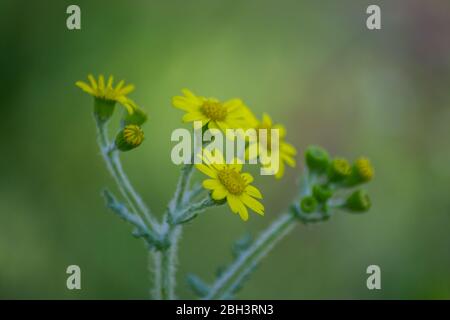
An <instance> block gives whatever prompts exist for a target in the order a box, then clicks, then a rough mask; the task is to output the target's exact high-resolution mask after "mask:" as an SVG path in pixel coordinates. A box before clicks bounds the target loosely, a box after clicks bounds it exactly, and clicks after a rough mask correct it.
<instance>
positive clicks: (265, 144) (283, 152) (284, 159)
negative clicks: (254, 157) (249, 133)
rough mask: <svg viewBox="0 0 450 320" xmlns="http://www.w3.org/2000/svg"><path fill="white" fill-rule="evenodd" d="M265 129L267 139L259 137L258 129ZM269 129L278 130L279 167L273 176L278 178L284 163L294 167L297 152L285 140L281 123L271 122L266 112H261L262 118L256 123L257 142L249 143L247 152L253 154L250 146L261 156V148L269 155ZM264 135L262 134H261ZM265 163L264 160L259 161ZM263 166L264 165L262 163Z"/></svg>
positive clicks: (284, 132) (284, 130)
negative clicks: (256, 149)
mask: <svg viewBox="0 0 450 320" xmlns="http://www.w3.org/2000/svg"><path fill="white" fill-rule="evenodd" d="M261 129H266V130H267V135H266V136H267V139H259V136H260V134H259V130H261ZM271 129H278V130H279V139H280V141H279V169H278V172H277V173H275V178H277V179H280V178H281V177H282V176H283V175H284V170H285V163H286V164H287V165H289V166H290V167H292V168H294V167H295V165H296V162H295V158H294V157H295V155H296V154H297V150H296V149H295V148H294V147H293V146H292V145H291V144H289V143H287V142H286V141H285V138H286V129H285V127H284V126H282V125H281V124H273V122H272V119H271V118H270V116H269V115H268V114H267V113H264V114H263V117H262V120H261V121H260V122H258V124H257V125H256V130H257V131H258V143H257V144H256V143H254V144H251V145H250V146H249V149H248V151H247V152H248V154H254V153H252V152H251V151H250V149H251V148H256V147H258V146H259V148H258V155H259V156H260V157H261V156H262V154H261V148H263V149H264V151H265V152H266V153H267V156H269V157H270V156H271V145H272V141H271V140H272V139H271V132H270V130H271ZM263 136H264V135H263ZM261 162H262V163H265V161H264V160H263V161H261ZM263 167H264V165H263Z"/></svg>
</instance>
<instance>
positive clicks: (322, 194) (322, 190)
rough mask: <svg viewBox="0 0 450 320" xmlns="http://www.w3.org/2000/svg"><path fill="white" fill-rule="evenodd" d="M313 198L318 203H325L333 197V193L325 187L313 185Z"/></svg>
mask: <svg viewBox="0 0 450 320" xmlns="http://www.w3.org/2000/svg"><path fill="white" fill-rule="evenodd" d="M312 192H313V196H314V198H316V200H317V201H318V202H320V203H324V202H326V201H327V200H328V199H330V198H331V196H332V195H333V191H331V189H330V188H328V187H327V186H321V185H318V184H316V185H314V186H313V188H312Z"/></svg>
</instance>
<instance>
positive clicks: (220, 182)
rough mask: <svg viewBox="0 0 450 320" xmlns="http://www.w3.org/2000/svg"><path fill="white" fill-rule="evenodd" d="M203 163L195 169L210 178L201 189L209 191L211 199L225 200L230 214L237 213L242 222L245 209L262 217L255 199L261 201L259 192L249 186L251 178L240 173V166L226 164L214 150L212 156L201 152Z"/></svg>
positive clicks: (244, 216)
mask: <svg viewBox="0 0 450 320" xmlns="http://www.w3.org/2000/svg"><path fill="white" fill-rule="evenodd" d="M202 161H203V163H201V164H196V165H195V167H196V168H197V169H198V170H199V171H201V172H202V173H204V174H206V175H207V176H209V177H210V179H206V180H204V181H203V187H204V188H205V189H208V190H211V197H212V199H214V200H216V201H221V200H224V199H226V201H227V202H228V205H229V207H230V209H231V211H232V212H234V213H239V216H240V217H241V219H242V220H244V221H247V220H248V211H247V207H249V208H250V209H252V210H253V211H255V212H256V213H258V214H260V215H264V206H263V205H262V204H261V203H260V202H259V201H258V200H256V199H255V198H257V199H262V195H261V192H260V191H259V190H258V189H257V188H256V187H254V186H252V185H250V184H251V183H252V181H253V177H252V176H251V175H250V174H249V173H246V172H241V170H242V164H237V161H234V163H236V164H226V163H225V160H224V158H223V155H222V154H221V153H220V152H219V151H218V150H215V152H214V155H212V154H211V153H210V152H209V151H208V150H203V156H202Z"/></svg>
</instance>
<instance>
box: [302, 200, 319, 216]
mask: <svg viewBox="0 0 450 320" xmlns="http://www.w3.org/2000/svg"><path fill="white" fill-rule="evenodd" d="M300 208H301V209H302V211H303V212H304V213H312V212H314V211H316V209H317V200H316V198H314V197H311V196H307V197H304V198H303V199H302V200H301V201H300Z"/></svg>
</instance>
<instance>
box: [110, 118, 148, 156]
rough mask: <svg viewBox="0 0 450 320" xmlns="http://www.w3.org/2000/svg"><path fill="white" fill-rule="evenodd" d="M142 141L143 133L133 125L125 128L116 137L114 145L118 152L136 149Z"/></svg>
mask: <svg viewBox="0 0 450 320" xmlns="http://www.w3.org/2000/svg"><path fill="white" fill-rule="evenodd" d="M143 140H144V131H142V129H141V128H140V127H139V126H137V125H134V124H130V125H127V126H125V128H123V129H122V130H121V131H120V132H119V133H118V134H117V136H116V140H115V144H116V147H117V149H119V150H120V151H129V150H131V149H134V148H136V147H138V146H139V145H140V144H141V143H142V141H143Z"/></svg>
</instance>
